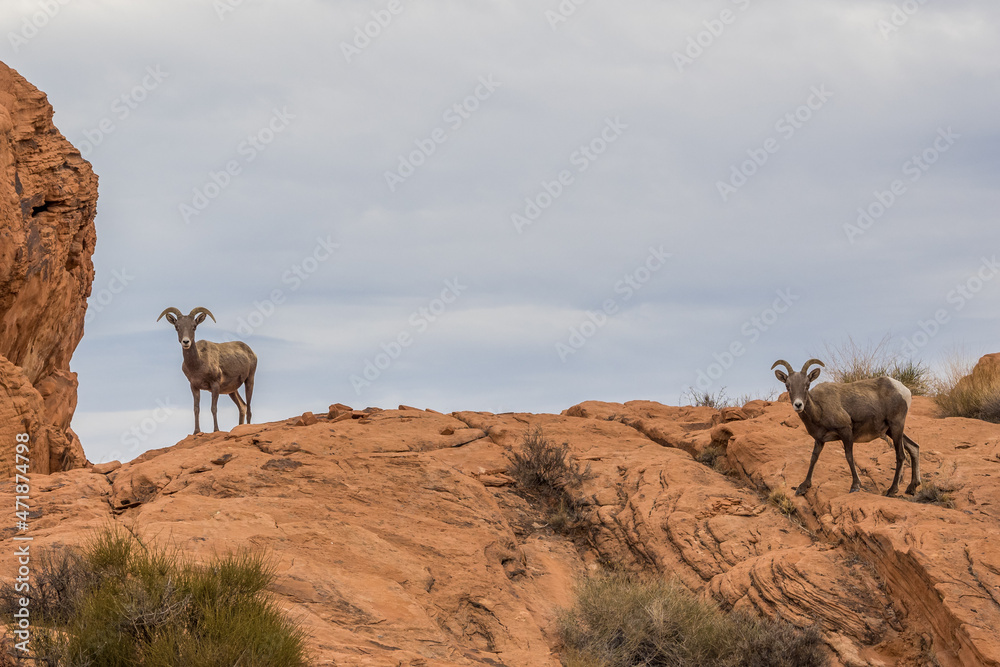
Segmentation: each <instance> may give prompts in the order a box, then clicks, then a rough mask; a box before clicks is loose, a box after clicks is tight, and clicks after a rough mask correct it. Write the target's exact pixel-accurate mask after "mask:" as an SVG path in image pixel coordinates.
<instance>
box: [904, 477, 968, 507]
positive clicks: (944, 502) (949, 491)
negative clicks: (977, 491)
mask: <svg viewBox="0 0 1000 667" xmlns="http://www.w3.org/2000/svg"><path fill="white" fill-rule="evenodd" d="M957 490H958V489H957V487H954V486H952V485H950V484H943V485H941V484H938V483H937V482H926V481H925V482H923V483H921V485H920V488H919V489H917V492H916V493H914V494H913V502H915V503H924V504H925V505H938V506H940V507H946V508H948V509H955V496H954V492H955V491H957Z"/></svg>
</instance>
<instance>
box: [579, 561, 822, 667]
mask: <svg viewBox="0 0 1000 667" xmlns="http://www.w3.org/2000/svg"><path fill="white" fill-rule="evenodd" d="M560 631H561V635H562V639H563V642H564V644H565V645H566V649H567V651H566V656H565V664H566V665H567V667H592V666H594V667H596V666H600V667H636V666H638V665H650V666H652V665H671V666H676V667H695V666H697V667H701V666H703V665H715V666H718V667H813V666H820V665H826V664H827V659H826V657H825V652H824V649H823V643H822V640H821V639H820V636H819V632H818V631H816V630H815V629H807V630H800V629H798V628H795V627H794V626H792V625H790V624H788V623H786V622H783V621H773V620H768V619H761V618H757V617H753V616H750V615H748V614H745V613H740V612H735V613H725V612H723V611H722V610H720V609H719V608H718V607H717V606H716V605H715V604H713V603H711V602H707V601H703V600H699V599H698V598H696V597H695V596H694V595H692V594H691V593H690V592H688V591H687V590H686V589H684V588H683V587H681V586H680V585H679V584H674V583H669V582H666V581H663V580H659V579H651V580H643V579H640V578H638V577H636V576H634V575H630V574H627V573H623V572H615V573H609V574H602V575H598V576H595V577H591V578H589V579H587V580H585V581H583V582H582V583H581V584H580V585H579V587H578V590H577V601H576V605H575V606H574V608H573V609H571V610H569V611H567V612H565V613H564V614H563V616H562V618H561V619H560Z"/></svg>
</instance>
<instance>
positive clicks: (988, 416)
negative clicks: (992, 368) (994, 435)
mask: <svg viewBox="0 0 1000 667" xmlns="http://www.w3.org/2000/svg"><path fill="white" fill-rule="evenodd" d="M974 366H975V363H974V362H973V361H971V360H969V359H968V358H967V357H965V356H963V355H961V354H955V355H953V356H952V357H951V358H950V359H949V360H948V361H947V363H946V365H945V369H944V372H943V373H942V374H941V375H940V376H939V378H938V380H937V382H936V383H935V385H934V402H935V403H937V406H938V408H939V409H940V410H941V414H942V415H944V416H945V417H969V418H971V419H982V420H984V421H988V422H993V423H1000V375H998V374H997V373H995V372H992V373H991V372H989V371H985V372H984V371H983V370H980V372H979V373H977V374H976V375H973V374H972V369H973V367H974Z"/></svg>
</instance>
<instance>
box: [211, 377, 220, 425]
mask: <svg viewBox="0 0 1000 667" xmlns="http://www.w3.org/2000/svg"><path fill="white" fill-rule="evenodd" d="M212 422H213V424H214V426H215V430H216V431H218V430H219V385H218V384H214V385H212Z"/></svg>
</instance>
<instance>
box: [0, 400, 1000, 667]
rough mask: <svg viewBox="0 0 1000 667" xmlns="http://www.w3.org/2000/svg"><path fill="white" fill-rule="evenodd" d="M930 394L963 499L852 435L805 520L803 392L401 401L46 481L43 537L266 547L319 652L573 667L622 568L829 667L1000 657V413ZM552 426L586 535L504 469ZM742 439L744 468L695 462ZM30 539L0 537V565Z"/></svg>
mask: <svg viewBox="0 0 1000 667" xmlns="http://www.w3.org/2000/svg"><path fill="white" fill-rule="evenodd" d="M928 402H929V401H927V399H920V398H917V399H915V403H914V408H915V409H914V410H913V414H912V416H911V418H910V421H909V422H908V426H909V429H908V431H909V433H910V435H911V436H912V437H913V438H914V439H915V440H916V441H917V442H918V443H920V445H921V452H922V459H921V461H922V466H923V470H924V477H925V483H926V484H928V485H929V484H930V483H932V482H934V483H936V484H938V485H939V486H941V487H943V488H948V489H952V491H951V494H952V496H953V503H954V508H953V509H949V508H945V507H939V506H936V505H924V504H918V503H914V502H911V501H910V500H908V499H905V498H884V497H882V496H880V495H877V494H878V492H879V491H881V490H884V488H885V487H886V486H887V485H888V483H889V479H890V477H891V473H892V468H893V466H894V457H893V454H892V452H891V451H890V450H889V448H888V447H887V446H886V445H885V443H883V442H882V441H876V442H873V443H863V444H860V445H858V446H857V447H856V448H855V457H856V459H857V461H858V464H859V466H860V468H861V471H862V480H863V484H864V491H862V492H861V493H855V494H848V493H847V489H848V488H849V486H850V474H849V472H848V470H847V465H846V462H845V461H844V460H843V451H842V449H841V448H839V447H838V446H837V444H836V443H833V444H832V446H830V447H828V448H827V450H826V451H824V453H823V456H822V458H821V459H820V462H819V464H818V466H817V468H816V472H815V475H814V486H813V489H812V490H810V492H809V493H808V494H807V495H806V496H804V497H792V498H790V503H791V504H790V505H788V504H784V507H785V510H786V511H790V512H791V513H792V516H791V517H789V516H787V515H786V514H784V513H783V511H782V510H781V509H780V508H779V506H778V505H779V504H780V503H779V501H780V497H779V495H776V494H778V493H785V494H790V493H791V489H792V488H793V487H794V486H795V484H797V483H798V482H800V481H801V479H802V477H804V475H805V470H806V467H807V465H808V459H809V453H810V451H811V448H812V444H811V442H810V441H809V437H808V435H807V434H806V433H805V431H804V430H803V429H801V428H798V429H793V428H788V427H787V426H784V425H783V422H786V421H789V420H792V419H796V420H797V418H796V417H795V416H794V414H793V413H792V410H791V406H789V405H788V404H787V403H780V402H778V403H770V404H767V405H764V406H762V407H761V408H760V412H759V414H757V416H755V417H750V418H747V419H740V420H735V421H729V422H725V423H718V420H713V416H714V415H715V414H716V413H715V411H713V410H711V409H708V408H697V409H694V408H673V407H669V406H660V405H658V404H655V403H651V402H648V401H636V402H630V403H626V404H610V403H585V404H581V405H580V406H575V407H573V408H570V409H569V410H567V411H566V412H565V414H563V415H532V414H505V415H494V414H490V413H481V412H461V413H455V414H453V415H441V414H437V413H433V412H426V411H415V410H404V411H398V410H386V411H378V412H363V413H362V414H363V415H364V417H365V418H364V419H351V418H350V417H351V416H352V413H350V412H347V413H345V416H346V417H347V418H346V419H343V420H342V421H336V422H333V421H325V420H321V421H318V422H317V423H315V424H311V425H308V426H301V427H293V426H291V425H290V424H289V423H288V422H280V423H273V424H253V425H248V426H244V427H239V430H238V433H237V430H236V429H234V431H231V432H230V433H228V434H226V433H217V434H205V435H203V436H200V437H198V438H194V437H188V438H185V439H184V440H183V441H181V442H180V443H178V444H177V445H175V446H173V447H169V448H165V449H161V450H156V451H152V452H147V453H146V454H143V455H142V456H141V457H139V458H138V459H136V460H135V461H132V462H130V463H127V464H125V465H123V466H122V467H121V468H119V469H118V470H116V471H115V472H114V473H112V474H111V475H108V476H104V475H93V474H89V473H88V474H81V473H82V472H83V471H70V472H66V473H58V474H55V475H52V476H50V477H46V478H44V479H45V482H44V483H42V484H40V485H39V487H38V489H37V491H38V495H37V498H38V500H37V502H38V507H39V508H40V510H41V515H40V517H39V518H37V519H35V520H33V522H32V527H31V533H32V535H33V536H34V537H35V542H34V547H33V548H35V549H40V548H44V547H45V546H47V545H52V544H54V543H57V542H58V543H80V542H83V541H84V540H85V539H86V536H87V531H88V530H90V529H92V528H94V527H98V526H100V525H102V524H103V523H105V522H107V521H108V520H113V521H122V522H126V523H128V524H129V525H138V526H142V527H143V528H144V529H145V530H146V531H148V532H149V534H151V535H155V536H157V537H158V538H159V539H164V540H169V543H170V544H171V545H174V546H176V547H177V548H179V549H180V550H181V551H183V552H184V553H185V554H186V555H188V556H191V557H193V558H195V559H207V558H210V557H211V556H212V555H213V554H215V553H218V552H220V551H225V550H229V549H234V548H237V547H240V546H245V545H247V544H252V545H255V546H258V547H264V548H267V549H269V550H270V551H271V553H273V554H274V556H275V558H276V559H277V565H278V578H277V581H276V584H275V588H274V590H275V594H276V598H277V600H278V602H279V604H280V605H281V606H282V607H283V608H285V609H287V610H289V611H290V612H291V613H292V614H293V615H295V616H296V617H299V618H301V619H302V620H303V622H304V624H305V626H306V629H307V631H308V632H309V633H310V640H309V646H310V650H311V651H312V663H311V664H316V665H332V664H352V665H353V664H358V665H361V664H365V665H380V666H381V665H385V666H389V665H399V664H403V665H406V664H411V665H417V664H427V665H455V666H457V665H482V666H484V667H485V666H486V665H491V666H493V667H496V666H497V665H504V666H508V667H515V666H524V667H534V666H536V665H538V666H541V667H546V666H552V667H556V666H557V665H558V664H559V661H558V652H559V650H560V645H559V640H558V636H557V632H556V627H557V623H556V619H557V617H558V610H559V609H560V608H565V607H568V606H569V605H570V604H572V600H573V583H574V581H575V579H576V578H578V577H580V576H582V575H583V574H584V573H586V572H588V571H593V570H595V569H597V568H598V567H599V563H607V562H612V563H615V564H616V565H618V566H620V567H628V568H632V569H636V570H643V571H645V572H646V573H658V574H659V575H660V576H663V577H670V578H676V579H678V580H679V581H680V582H682V583H683V584H684V585H685V586H687V587H688V588H689V589H690V590H692V591H694V592H695V593H697V594H699V595H702V596H704V597H706V598H712V599H714V600H716V601H718V602H719V603H720V604H722V605H723V606H724V607H727V608H728V607H732V608H737V609H749V610H756V611H758V612H760V613H763V614H765V615H769V616H779V615H780V616H781V617H782V618H785V619H787V620H789V621H791V622H792V623H795V624H798V625H801V626H807V625H812V624H816V625H817V626H818V628H819V630H820V632H821V633H822V635H823V638H824V640H825V641H826V642H827V645H828V646H829V647H830V651H831V655H832V663H831V664H832V665H834V666H838V665H843V666H846V665H868V664H870V665H903V666H906V667H909V666H916V665H923V664H925V662H926V657H925V656H927V655H933V656H934V657H935V659H936V660H937V661H938V663H939V664H940V665H942V666H943V667H957V666H958V665H997V664H998V662H1000V641H998V640H997V638H996V634H995V632H994V629H995V628H996V627H1000V604H998V598H1000V595H998V594H997V593H996V591H997V589H998V588H997V587H998V586H1000V574H998V573H1000V557H998V555H997V550H996V548H995V545H994V544H993V541H994V540H995V536H996V534H997V533H998V532H1000V488H998V486H997V484H996V480H997V478H998V477H1000V426H998V425H992V424H987V423H984V422H979V421H974V420H968V419H935V418H932V417H929V416H925V415H924V414H923V413H924V411H925V410H924V408H926V403H928ZM744 411H745V412H746V410H744ZM609 416H610V417H611V418H610V419H609V418H608V417H609ZM748 416H749V414H748ZM713 422H715V423H714V425H713ZM537 428H541V429H542V433H543V436H544V437H545V438H547V439H549V440H550V441H552V442H553V443H556V444H559V443H564V442H565V443H567V445H568V447H569V453H570V455H571V456H572V457H573V458H574V460H576V461H577V462H579V463H580V464H581V465H586V466H589V467H590V472H591V476H590V478H589V479H587V480H586V481H585V482H584V483H583V484H582V486H580V487H578V488H572V489H571V492H572V494H573V497H574V499H575V501H576V502H577V503H578V504H579V505H580V507H581V512H582V515H583V521H584V524H585V525H584V530H583V531H582V533H581V534H582V535H585V536H586V537H585V539H582V540H579V541H577V542H574V541H572V540H571V539H569V538H567V537H563V536H561V535H559V534H557V533H555V532H553V530H552V528H551V527H549V526H548V525H547V523H546V519H545V518H544V516H542V515H541V514H540V513H539V510H538V509H537V508H536V507H533V506H532V505H531V504H530V503H529V502H528V501H527V500H526V499H525V498H524V497H522V496H521V495H519V493H518V489H517V486H516V484H515V483H514V482H513V480H512V479H511V478H510V477H509V476H507V475H506V473H505V471H506V467H507V464H508V454H509V453H510V452H511V451H512V450H514V449H515V448H517V447H519V446H520V443H521V442H522V441H523V439H524V437H525V436H526V435H527V434H530V433H532V432H534V431H535V430H536V429H537ZM234 433H236V435H235V437H234ZM487 434H488V435H487ZM473 436H476V437H473ZM466 438H472V439H470V440H468V441H467V442H465V444H462V445H461V446H454V445H455V443H456V442H458V441H460V440H465V439H466ZM661 441H666V442H668V443H669V442H673V443H674V444H675V446H667V445H665V444H663V442H661ZM723 442H724V443H725V444H724V447H723V451H722V452H721V453H718V452H716V455H717V456H718V457H719V461H721V462H722V463H724V464H725V465H724V466H720V468H726V467H728V469H729V470H730V474H729V475H727V474H723V473H720V472H719V471H718V470H716V469H714V468H713V467H710V466H708V465H704V464H702V463H699V462H698V461H696V460H695V458H694V457H693V456H692V453H693V454H702V453H704V452H705V449H706V448H708V447H710V446H712V445H713V444H714V445H715V447H717V448H718V447H719V446H720V443H723ZM689 449H690V450H691V451H688V450H689ZM221 462H225V465H222V464H221ZM109 478H110V479H109ZM3 493H6V494H9V493H10V491H9V489H3ZM769 496H770V497H773V498H774V500H773V501H769V500H768V498H769ZM11 502H12V499H11V498H10V497H9V495H8V496H4V495H3V494H2V493H0V504H3V503H8V504H9V503H11ZM7 535H9V533H7ZM5 546H8V547H9V546H10V545H5ZM12 554H13V549H11V548H0V576H6V575H3V573H4V572H10V571H12V564H13V560H12V558H13V556H12Z"/></svg>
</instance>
